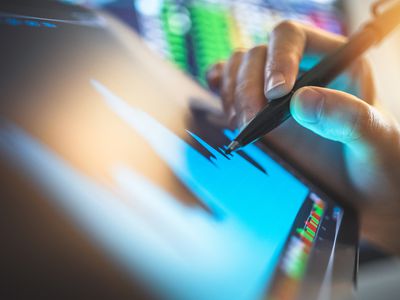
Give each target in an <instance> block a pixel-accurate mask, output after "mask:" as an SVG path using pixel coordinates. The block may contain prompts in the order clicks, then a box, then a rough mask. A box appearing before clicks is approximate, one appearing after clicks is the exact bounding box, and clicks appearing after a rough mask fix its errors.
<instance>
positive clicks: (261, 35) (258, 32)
mask: <svg viewBox="0 0 400 300" xmlns="http://www.w3.org/2000/svg"><path fill="white" fill-rule="evenodd" d="M67 2H69V3H71V2H72V3H81V4H82V3H84V4H86V5H87V6H88V7H92V8H101V9H104V10H106V11H108V12H110V13H112V14H113V15H115V16H116V17H118V18H119V19H121V20H123V21H124V22H125V23H126V24H128V25H129V26H131V27H133V28H134V29H135V30H136V31H137V32H138V33H139V34H140V35H141V36H142V38H143V39H144V40H145V41H146V43H147V45H148V46H149V47H150V48H151V49H153V50H154V51H155V52H156V53H158V54H159V55H161V56H162V57H164V58H166V59H168V60H170V61H172V62H173V63H174V64H175V65H176V66H178V67H179V68H180V69H182V70H184V71H185V72H187V73H188V74H191V75H192V76H194V77H195V78H196V79H197V80H198V81H199V82H201V83H202V84H204V83H205V82H204V75H205V72H206V70H207V69H208V68H209V67H210V65H211V64H213V63H215V62H216V61H220V60H225V59H227V58H228V57H229V55H230V54H231V53H232V51H233V50H235V49H240V48H244V49H246V48H250V47H252V46H255V45H257V44H263V43H267V42H268V36H269V33H270V32H271V31H272V29H273V27H274V26H275V25H276V24H278V23H279V22H280V21H282V20H296V21H299V22H303V23H305V24H310V25H314V26H317V27H319V28H322V29H324V30H327V31H330V32H333V33H337V34H346V24H345V22H344V13H343V10H342V5H341V1H338V0H307V1H304V0H283V1H282V0H134V1H132V0H109V1H107V0H106V1H104V0H100V1H96V0H95V1H79V0H67Z"/></svg>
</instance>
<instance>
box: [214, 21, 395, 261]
mask: <svg viewBox="0 0 400 300" xmlns="http://www.w3.org/2000/svg"><path fill="white" fill-rule="evenodd" d="M344 42H345V38H344V37H341V36H337V35H333V34H330V33H327V32H323V31H320V30H318V29H315V28H311V27H307V26H305V25H301V24H298V23H294V22H287V21H286V22H283V23H281V24H279V25H278V26H277V27H275V29H274V30H273V32H272V34H271V37H270V43H269V45H268V46H265V45H263V46H257V47H254V48H252V49H250V50H249V51H247V52H245V51H237V52H235V53H234V54H233V55H232V56H231V58H230V59H229V60H228V61H227V62H221V63H217V64H216V65H214V66H213V67H212V68H211V69H210V71H209V72H208V73H207V80H208V82H209V86H210V87H211V89H213V90H214V91H216V92H217V93H219V94H220V96H221V98H222V101H223V107H224V110H225V112H226V114H227V117H228V119H229V121H230V122H231V124H232V125H234V126H239V127H241V126H243V125H244V124H246V123H247V122H248V121H249V120H250V119H251V118H252V117H254V115H255V114H256V113H257V112H258V111H259V110H260V109H261V108H262V107H263V106H264V105H266V104H267V103H268V101H274V99H275V98H278V97H280V96H283V95H285V94H287V93H288V92H289V91H290V90H291V89H292V87H293V85H294V82H295V80H296V78H297V75H298V70H299V64H300V61H301V59H302V58H303V56H304V55H310V54H312V55H324V54H326V53H327V52H330V51H332V50H333V49H335V48H337V47H339V46H340V45H342V44H343V43H344ZM343 76H346V77H345V78H346V81H347V82H348V83H349V85H348V89H347V91H353V92H354V91H357V93H356V95H351V94H349V93H345V92H344V91H338V90H333V89H327V88H318V87H305V88H302V89H300V90H298V91H297V92H296V93H295V95H294V96H293V98H292V101H291V113H292V116H293V118H292V119H290V120H288V121H287V122H285V124H283V125H282V126H280V127H279V128H277V129H275V130H274V131H272V132H271V133H270V134H268V135H267V137H266V142H267V143H269V144H270V145H271V146H272V147H274V148H275V149H277V150H278V151H279V152H280V153H282V154H283V155H284V156H285V157H287V158H288V159H289V160H290V161H291V162H292V163H294V164H295V165H297V166H298V167H299V168H300V169H302V170H303V171H304V173H306V175H308V177H309V178H311V179H313V178H316V179H317V181H318V182H321V184H322V185H323V186H324V187H325V188H326V189H328V190H331V191H333V192H334V193H335V194H337V195H339V196H340V197H341V198H343V199H344V200H346V201H349V202H350V203H351V204H352V205H353V206H355V207H356V208H357V209H358V211H359V212H360V216H361V227H362V234H363V236H364V237H365V238H367V239H369V240H370V241H372V242H375V243H376V244H378V245H379V246H381V247H383V248H385V249H386V250H389V251H392V252H395V253H397V254H400V239H399V238H398V232H399V230H400V130H399V126H398V124H397V123H396V122H395V121H394V119H393V118H392V117H391V116H389V115H388V114H386V113H384V112H383V111H382V110H381V109H379V108H378V107H377V106H376V105H374V102H375V101H374V100H375V90H374V87H373V86H374V85H373V80H372V76H371V72H370V70H369V66H368V64H367V63H366V61H365V60H364V59H359V60H357V61H355V62H354V63H353V65H352V66H351V67H350V68H349V69H348V71H347V73H346V74H345V75H343ZM361 99H363V100H361Z"/></svg>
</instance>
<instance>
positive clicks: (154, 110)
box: [0, 1, 357, 300]
mask: <svg viewBox="0 0 400 300" xmlns="http://www.w3.org/2000/svg"><path fill="white" fill-rule="evenodd" d="M40 3H41V2H40ZM40 3H39V2H36V3H35V4H32V2H30V3H29V1H26V2H25V1H22V2H21V1H17V2H16V1H10V2H7V1H3V2H2V4H1V5H0V35H1V37H2V41H3V42H2V43H1V48H0V49H1V55H0V65H1V69H0V72H1V77H0V90H1V95H0V98H1V104H0V109H1V110H0V114H1V115H0V154H1V157H0V178H1V187H0V189H1V193H2V201H1V204H0V211H1V215H2V217H1V218H0V219H1V221H0V224H1V226H0V228H1V229H0V230H1V236H2V246H1V251H0V254H1V255H0V256H1V258H0V262H1V265H2V275H1V277H2V278H1V283H0V287H1V288H0V296H2V298H26V297H28V298H36V297H37V298H40V299H63V298H65V299H71V298H73V299H81V298H82V299H94V298H95V299H101V298H107V299H140V298H144V299H151V298H156V299H222V300H224V299H335V298H338V299H339V298H340V299H343V298H349V297H351V294H352V289H353V287H354V279H355V271H356V266H357V264H356V263H357V219H356V215H355V214H354V212H353V211H352V210H351V209H350V208H347V207H345V206H343V205H342V204H339V203H340V202H337V201H339V199H336V198H332V197H330V195H328V194H326V193H324V192H323V191H322V190H320V189H318V187H317V186H318V184H317V183H312V182H310V181H308V180H307V178H305V177H304V176H302V175H301V173H300V172H298V171H296V170H295V169H294V168H292V167H290V166H289V165H288V164H287V163H286V161H285V159H284V158H282V157H280V156H279V153H274V152H272V151H271V150H269V149H268V148H267V147H265V146H263V145H262V144H255V145H250V146H248V147H246V148H244V149H243V150H242V151H239V152H238V153H235V154H233V155H229V156H227V155H225V154H224V151H223V150H224V147H225V145H227V144H228V142H229V141H230V139H232V138H233V137H234V136H235V134H236V132H234V131H232V130H230V129H228V128H227V126H226V122H225V118H224V116H223V114H222V112H221V111H222V110H221V107H220V102H219V101H218V99H216V98H215V97H214V96H213V95H212V94H210V93H209V92H208V91H206V90H204V89H203V88H201V87H200V86H199V85H198V84H197V83H195V82H194V81H192V80H191V79H189V78H188V77H187V76H186V75H185V74H184V73H182V72H181V71H178V70H176V69H175V68H174V67H173V66H172V65H170V64H169V63H167V62H165V61H164V60H162V59H161V58H159V57H157V56H155V55H153V54H152V52H151V51H150V50H148V49H147V47H146V46H145V45H144V44H143V43H142V41H141V40H140V39H139V38H138V37H137V36H136V35H135V34H134V33H133V32H132V31H131V30H130V29H129V28H127V27H125V26H124V25H122V24H120V23H119V22H118V21H116V20H114V19H113V18H111V17H109V16H107V15H105V14H102V13H98V12H92V11H89V10H86V9H83V8H80V7H77V6H72V5H66V4H59V3H56V2H52V1H49V2H46V1H45V2H43V4H40Z"/></svg>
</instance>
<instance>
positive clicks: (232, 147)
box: [225, 141, 240, 154]
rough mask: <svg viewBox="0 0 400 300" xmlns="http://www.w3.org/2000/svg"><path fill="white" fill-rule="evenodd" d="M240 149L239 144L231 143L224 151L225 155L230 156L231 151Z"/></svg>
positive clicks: (236, 142)
mask: <svg viewBox="0 0 400 300" xmlns="http://www.w3.org/2000/svg"><path fill="white" fill-rule="evenodd" d="M239 148H240V144H239V142H238V141H232V142H231V143H230V144H229V145H228V148H226V150H225V154H231V153H232V152H233V151H236V150H237V149H239Z"/></svg>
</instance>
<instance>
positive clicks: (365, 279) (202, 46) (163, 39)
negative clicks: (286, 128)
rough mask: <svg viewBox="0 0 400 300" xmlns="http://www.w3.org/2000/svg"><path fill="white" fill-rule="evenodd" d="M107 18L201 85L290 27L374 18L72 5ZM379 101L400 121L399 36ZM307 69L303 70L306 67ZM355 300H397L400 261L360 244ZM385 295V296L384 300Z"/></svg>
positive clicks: (305, 1) (234, 8)
mask: <svg viewBox="0 0 400 300" xmlns="http://www.w3.org/2000/svg"><path fill="white" fill-rule="evenodd" d="M64 2H69V3H78V4H82V5H85V6H89V7H93V8H99V9H103V10H106V11H108V12H109V13H111V14H113V15H115V16H116V17H117V18H119V19H121V20H122V21H123V22H125V23H127V24H128V25H129V26H131V27H132V28H134V29H135V30H136V31H137V32H138V33H139V34H140V35H141V36H142V38H143V40H144V41H145V43H146V44H147V45H148V46H149V47H150V48H151V49H152V50H154V51H155V52H156V53H158V54H159V55H161V56H162V57H164V58H165V59H167V60H169V61H171V62H172V63H173V64H175V65H176V66H177V67H178V68H180V69H181V70H183V71H184V72H186V73H187V74H188V75H189V76H192V77H193V78H194V79H195V80H196V81H198V82H199V83H200V84H202V85H204V75H205V72H206V70H207V68H208V67H209V66H210V65H211V64H212V63H215V62H216V61H219V60H224V59H226V58H228V57H229V55H230V54H231V52H232V51H233V50H234V49H236V48H249V47H251V46H253V45H256V44H260V43H267V42H268V35H269V32H270V31H271V29H272V28H273V27H274V25H276V24H277V23H278V22H280V21H281V20H284V19H292V20H297V21H300V22H304V23H307V24H312V25H314V26H317V27H320V28H322V29H325V30H328V31H331V32H334V33H338V34H343V35H349V34H351V33H352V32H354V31H355V30H356V29H357V28H359V26H360V25H361V24H362V23H363V22H364V21H366V20H367V19H368V18H369V17H370V5H371V4H372V3H373V2H374V1H372V0H342V1H341V0H230V1H229V0H114V1H113V0H86V1H83V0H68V1H64ZM368 57H369V59H370V62H371V65H372V68H373V71H374V77H375V82H376V86H377V90H378V98H379V100H380V101H381V103H382V104H383V106H384V107H385V108H386V109H387V110H388V111H390V112H391V113H392V114H394V115H395V117H396V118H397V119H398V120H400V92H399V91H398V90H397V89H398V88H397V87H399V86H400V31H397V32H396V33H393V34H392V35H391V36H390V37H389V38H388V39H387V40H385V41H384V42H383V43H382V45H381V46H380V47H379V48H375V49H373V50H372V51H370V52H369V54H368ZM308 63H311V62H308V61H304V62H303V65H305V66H306V65H307V64H308ZM360 260H361V264H360V273H359V284H358V294H357V295H358V299H377V298H378V297H380V299H396V298H398V296H397V295H399V294H400V287H399V285H398V282H400V262H399V260H398V259H396V258H393V257H390V256H389V255H386V254H384V253H381V252H380V251H379V250H377V249H373V247H371V246H370V245H368V244H366V243H364V242H363V243H362V247H361V253H360ZM382 295H385V296H384V298H382Z"/></svg>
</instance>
